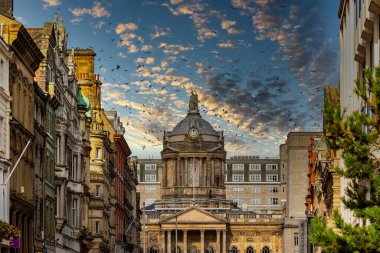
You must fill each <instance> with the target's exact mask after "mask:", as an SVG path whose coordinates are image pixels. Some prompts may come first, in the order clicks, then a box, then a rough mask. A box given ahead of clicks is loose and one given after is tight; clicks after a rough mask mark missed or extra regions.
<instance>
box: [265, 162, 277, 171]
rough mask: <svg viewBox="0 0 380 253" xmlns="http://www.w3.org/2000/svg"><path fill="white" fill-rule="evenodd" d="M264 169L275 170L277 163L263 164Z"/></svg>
mask: <svg viewBox="0 0 380 253" xmlns="http://www.w3.org/2000/svg"><path fill="white" fill-rule="evenodd" d="M265 170H267V171H274V170H275V171H277V170H278V164H276V163H269V164H266V165H265Z"/></svg>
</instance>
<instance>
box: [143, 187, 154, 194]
mask: <svg viewBox="0 0 380 253" xmlns="http://www.w3.org/2000/svg"><path fill="white" fill-rule="evenodd" d="M145 193H156V187H147V188H145Z"/></svg>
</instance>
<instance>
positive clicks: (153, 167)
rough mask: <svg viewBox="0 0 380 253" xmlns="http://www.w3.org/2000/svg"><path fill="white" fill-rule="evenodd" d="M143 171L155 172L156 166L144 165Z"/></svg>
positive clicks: (152, 164) (151, 164) (153, 164)
mask: <svg viewBox="0 0 380 253" xmlns="http://www.w3.org/2000/svg"><path fill="white" fill-rule="evenodd" d="M145 170H149V171H154V170H157V164H155V163H149V164H148V163H147V164H145Z"/></svg>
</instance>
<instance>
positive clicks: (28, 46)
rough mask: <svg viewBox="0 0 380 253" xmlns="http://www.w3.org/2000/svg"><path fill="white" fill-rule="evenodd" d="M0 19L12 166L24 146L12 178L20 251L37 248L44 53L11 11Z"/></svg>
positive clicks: (14, 222) (14, 221)
mask: <svg viewBox="0 0 380 253" xmlns="http://www.w3.org/2000/svg"><path fill="white" fill-rule="evenodd" d="M11 2H12V1H7V3H11ZM6 5H7V4H6ZM11 5H13V3H11ZM2 7H3V6H2ZM8 14H9V13H8ZM0 23H3V24H4V25H3V27H2V29H3V30H2V37H3V39H4V41H5V43H6V44H7V45H8V46H9V47H10V49H11V51H12V52H13V56H12V59H11V60H10V66H9V87H10V95H11V97H12V102H11V111H12V113H11V116H12V118H11V121H10V124H11V128H10V159H11V162H12V164H13V166H12V167H14V166H16V162H17V160H18V158H19V157H20V156H21V154H22V152H23V151H24V150H25V153H24V154H23V156H22V157H21V159H20V162H19V163H18V164H17V167H16V169H15V171H14V173H13V175H12V177H11V178H10V182H9V184H10V187H9V188H10V213H9V215H10V223H11V224H12V225H15V226H17V227H19V228H20V229H21V245H20V249H19V250H17V252H26V253H29V252H33V251H34V210H35V197H34V154H33V153H34V152H33V146H34V80H33V78H34V72H35V71H36V70H37V69H38V66H39V64H40V62H41V60H42V58H43V55H42V53H41V52H40V50H39V49H38V47H37V45H36V44H35V43H34V41H33V39H32V37H31V36H30V35H29V33H28V32H27V31H26V29H25V28H24V26H23V25H22V24H21V23H19V22H17V21H16V20H14V19H13V17H12V15H5V16H4V15H0Z"/></svg>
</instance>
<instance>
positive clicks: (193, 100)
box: [188, 90, 199, 115]
mask: <svg viewBox="0 0 380 253" xmlns="http://www.w3.org/2000/svg"><path fill="white" fill-rule="evenodd" d="M189 114H198V115H199V108H198V93H197V92H196V91H195V90H192V91H191V96H190V101H189V112H188V115H189Z"/></svg>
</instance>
